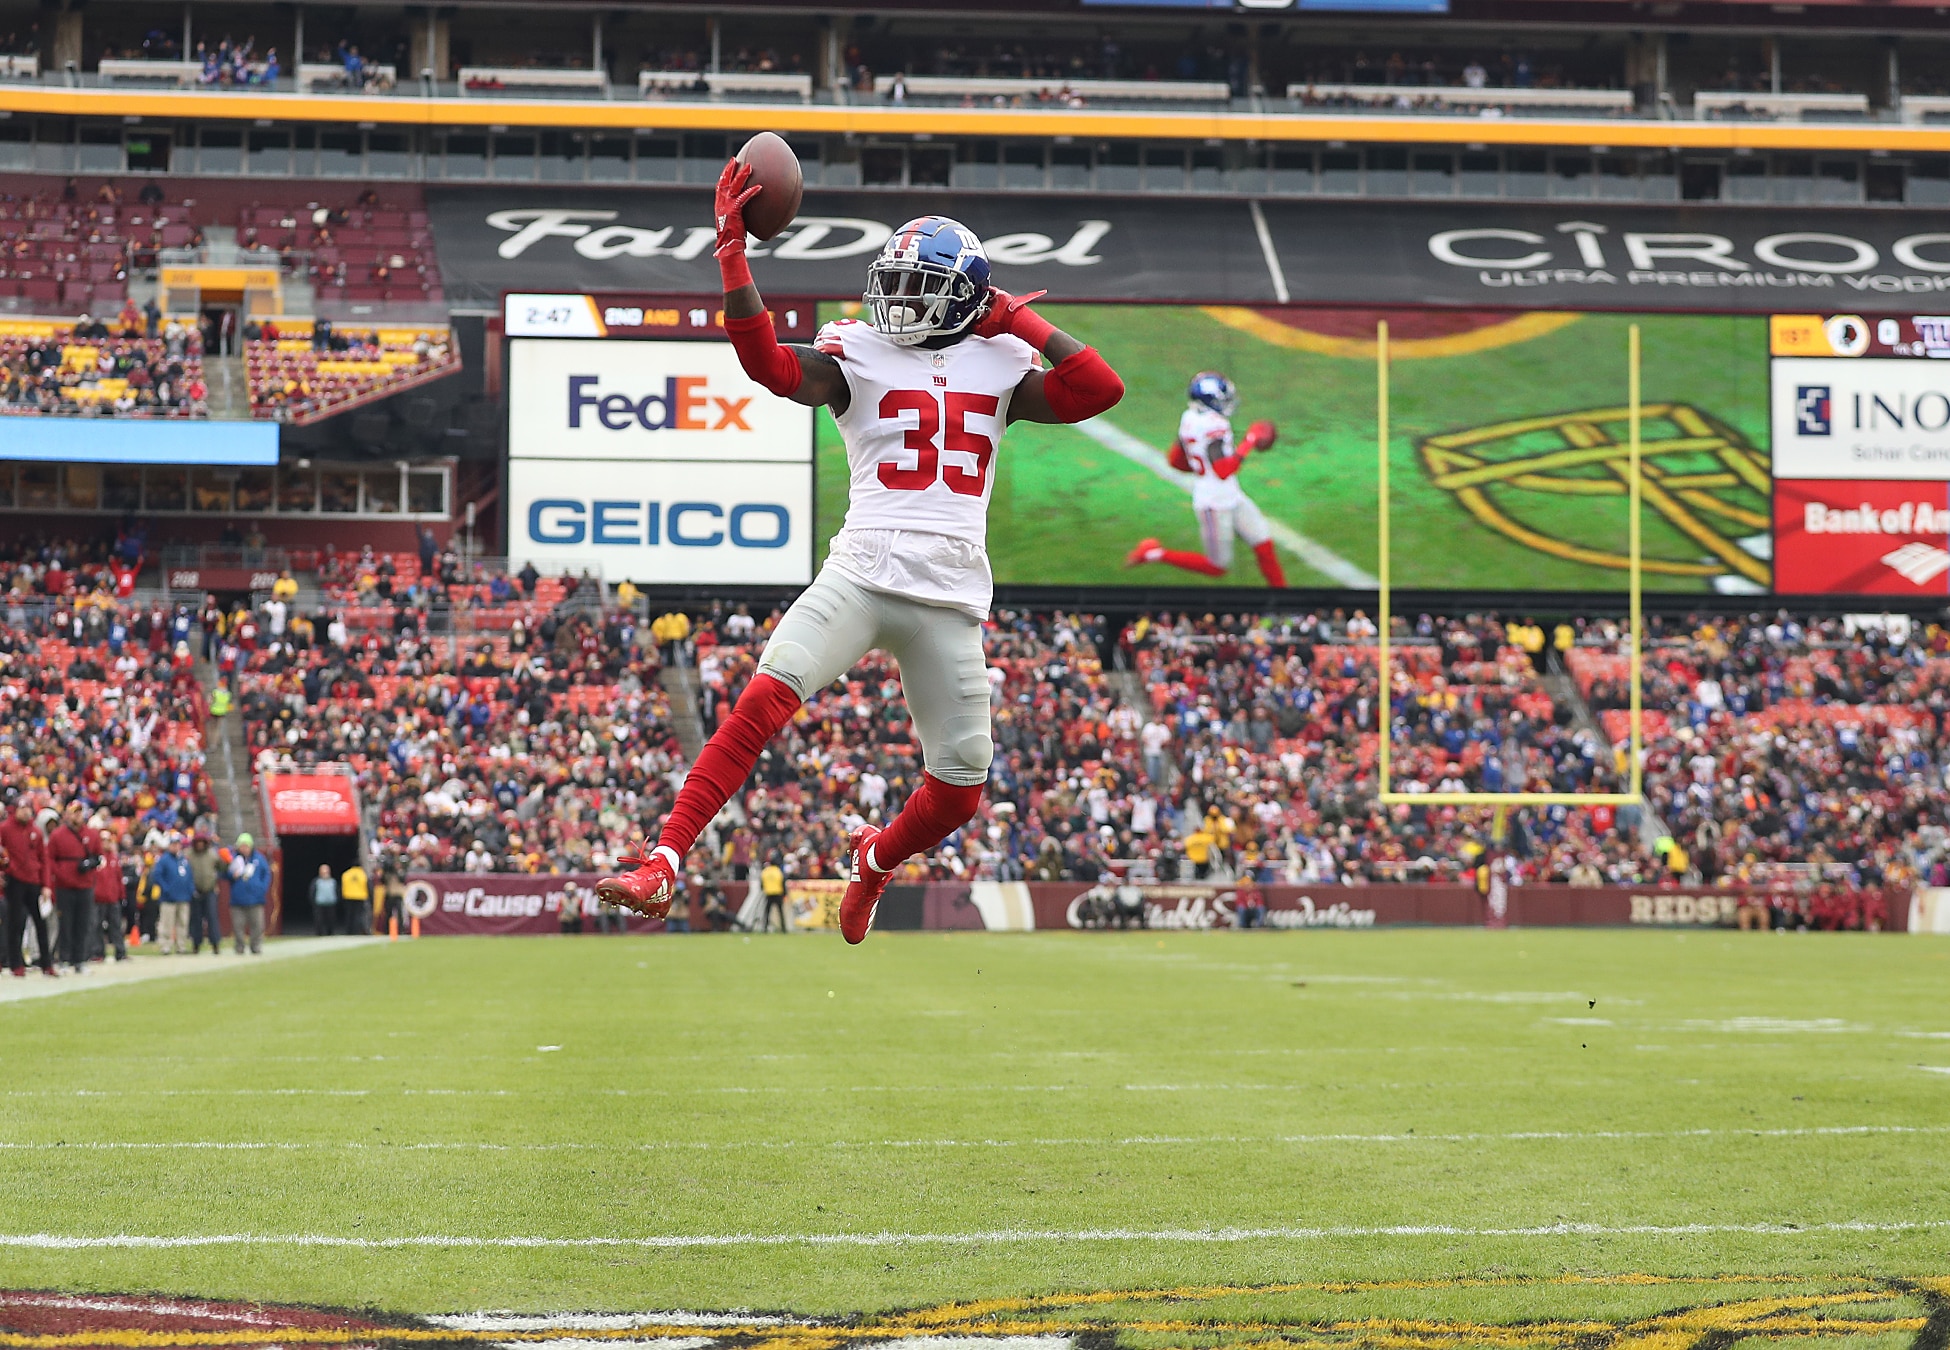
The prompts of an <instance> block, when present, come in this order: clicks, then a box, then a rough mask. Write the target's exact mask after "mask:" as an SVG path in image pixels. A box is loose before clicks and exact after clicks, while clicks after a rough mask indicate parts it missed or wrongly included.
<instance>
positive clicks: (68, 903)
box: [47, 801, 101, 975]
mask: <svg viewBox="0 0 1950 1350" xmlns="http://www.w3.org/2000/svg"><path fill="white" fill-rule="evenodd" d="M87 820H88V808H87V807H86V806H84V805H83V804H82V803H81V802H80V801H71V802H69V803H68V806H67V809H66V810H65V811H63V812H62V813H61V823H60V824H59V825H56V826H55V827H54V828H53V829H51V830H49V831H48V832H47V861H48V881H49V882H50V883H51V884H52V885H53V887H54V906H55V908H56V910H58V911H59V912H60V915H61V959H62V960H63V961H65V962H67V963H68V964H69V965H71V966H73V967H74V972H75V974H77V975H80V974H82V973H83V972H85V971H86V970H87V968H88V948H89V946H90V941H89V937H90V935H91V934H92V933H94V931H95V878H94V875H93V874H94V872H95V869H96V868H98V867H99V866H100V865H101V855H100V854H98V853H97V852H96V851H95V845H96V839H95V832H94V831H93V830H90V829H89V828H88V825H87Z"/></svg>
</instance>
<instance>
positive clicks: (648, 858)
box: [596, 846, 677, 919]
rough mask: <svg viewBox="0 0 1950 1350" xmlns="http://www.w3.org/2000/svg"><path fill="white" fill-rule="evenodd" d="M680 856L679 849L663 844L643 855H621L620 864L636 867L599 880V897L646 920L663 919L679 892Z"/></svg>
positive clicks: (597, 894) (597, 893) (597, 888)
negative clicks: (678, 868)
mask: <svg viewBox="0 0 1950 1350" xmlns="http://www.w3.org/2000/svg"><path fill="white" fill-rule="evenodd" d="M676 857H677V855H676V852H675V850H672V849H668V848H663V847H661V846H660V847H658V848H655V849H652V850H651V851H650V852H649V853H648V854H646V855H645V856H643V857H641V858H618V859H617V861H618V862H619V863H622V864H623V865H624V866H626V867H634V868H635V869H636V870H635V871H631V872H625V873H623V874H622V875H621V876H614V877H604V878H603V879H602V880H601V881H599V882H597V883H596V898H597V899H598V900H601V901H602V902H603V903H605V904H610V905H621V906H622V907H623V908H624V909H627V910H631V911H633V912H635V913H637V914H641V915H642V916H643V917H644V918H646V919H661V918H663V917H664V916H665V915H667V914H669V913H670V902H671V900H673V899H674V898H675V897H676V894H677V862H676V861H675V860H676Z"/></svg>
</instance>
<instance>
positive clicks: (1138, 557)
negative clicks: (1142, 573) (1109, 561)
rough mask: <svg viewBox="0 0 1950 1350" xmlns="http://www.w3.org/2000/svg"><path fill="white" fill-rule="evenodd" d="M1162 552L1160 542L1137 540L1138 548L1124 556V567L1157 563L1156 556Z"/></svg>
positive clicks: (1162, 548) (1162, 545) (1162, 546)
mask: <svg viewBox="0 0 1950 1350" xmlns="http://www.w3.org/2000/svg"><path fill="white" fill-rule="evenodd" d="M1164 550H1165V546H1164V544H1163V542H1162V541H1160V540H1157V539H1140V540H1138V546H1137V547H1136V548H1134V549H1132V550H1131V551H1130V552H1129V553H1127V554H1125V555H1124V565H1125V566H1126V567H1136V566H1137V565H1138V564H1140V563H1148V562H1156V561H1158V555H1159V554H1161V553H1163V552H1164Z"/></svg>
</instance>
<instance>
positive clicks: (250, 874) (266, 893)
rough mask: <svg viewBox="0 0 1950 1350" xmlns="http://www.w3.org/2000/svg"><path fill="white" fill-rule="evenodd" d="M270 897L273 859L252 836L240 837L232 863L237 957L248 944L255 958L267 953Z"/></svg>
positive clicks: (232, 918)
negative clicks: (266, 920) (266, 915)
mask: <svg viewBox="0 0 1950 1350" xmlns="http://www.w3.org/2000/svg"><path fill="white" fill-rule="evenodd" d="M270 895H271V860H270V859H269V858H267V857H265V856H264V855H263V854H262V853H259V852H258V851H257V841H256V840H255V839H253V838H252V837H251V836H250V835H249V834H248V833H245V834H240V835H238V836H237V852H236V855H235V856H234V857H232V858H231V860H230V932H231V937H232V941H233V945H234V946H235V948H236V951H237V955H239V956H242V955H243V954H244V947H245V944H246V943H247V942H248V944H249V946H250V953H251V955H252V956H262V955H263V954H264V902H265V901H266V900H268V899H269V898H270Z"/></svg>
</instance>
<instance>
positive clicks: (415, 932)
mask: <svg viewBox="0 0 1950 1350" xmlns="http://www.w3.org/2000/svg"><path fill="white" fill-rule="evenodd" d="M413 936H414V937H418V936H420V916H419V915H417V914H415V915H414V916H413Z"/></svg>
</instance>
